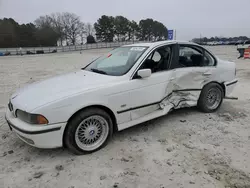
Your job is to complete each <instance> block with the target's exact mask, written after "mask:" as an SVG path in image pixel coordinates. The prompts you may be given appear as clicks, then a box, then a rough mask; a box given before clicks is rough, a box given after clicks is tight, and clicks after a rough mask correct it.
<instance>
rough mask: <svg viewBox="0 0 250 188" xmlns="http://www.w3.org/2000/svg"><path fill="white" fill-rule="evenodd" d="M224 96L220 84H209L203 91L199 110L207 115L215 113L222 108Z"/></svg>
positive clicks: (199, 101)
mask: <svg viewBox="0 0 250 188" xmlns="http://www.w3.org/2000/svg"><path fill="white" fill-rule="evenodd" d="M223 96H224V92H223V89H222V87H221V86H220V85H219V84H217V83H211V84H208V85H206V86H205V87H204V88H203V89H202V91H201V94H200V98H199V100H198V108H199V109H200V110H201V111H203V112H206V113H211V112H214V111H216V110H217V109H218V108H219V107H220V106H221V103H222V101H223Z"/></svg>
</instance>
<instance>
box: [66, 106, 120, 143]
mask: <svg viewBox="0 0 250 188" xmlns="http://www.w3.org/2000/svg"><path fill="white" fill-rule="evenodd" d="M88 108H100V109H102V110H104V111H105V112H107V113H108V114H109V115H110V117H111V119H112V122H113V125H114V127H113V128H114V131H117V130H118V127H117V121H116V117H115V114H114V113H113V112H112V110H110V109H109V108H108V107H106V106H102V105H92V106H87V107H84V108H82V109H80V110H78V111H77V112H75V113H74V114H73V115H72V116H71V117H70V118H69V120H68V122H70V120H71V119H73V118H74V117H75V116H77V115H78V113H79V112H81V111H82V110H86V109H88ZM67 126H68V123H67V125H66V128H65V130H64V133H63V147H65V141H64V134H65V132H66V130H67Z"/></svg>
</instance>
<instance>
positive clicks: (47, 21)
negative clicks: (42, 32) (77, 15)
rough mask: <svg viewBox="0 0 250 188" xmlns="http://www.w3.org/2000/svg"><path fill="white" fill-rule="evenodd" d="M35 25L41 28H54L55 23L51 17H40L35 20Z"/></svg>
mask: <svg viewBox="0 0 250 188" xmlns="http://www.w3.org/2000/svg"><path fill="white" fill-rule="evenodd" d="M35 24H36V26H37V27H39V28H44V27H52V25H53V21H52V18H51V17H50V16H49V15H45V16H40V17H39V18H37V19H36V20H35Z"/></svg>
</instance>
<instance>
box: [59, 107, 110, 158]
mask: <svg viewBox="0 0 250 188" xmlns="http://www.w3.org/2000/svg"><path fill="white" fill-rule="evenodd" d="M112 134H113V124H112V120H111V118H110V116H109V114H108V113H107V112H105V111H104V110H101V109H99V108H89V109H86V110H83V111H81V112H79V113H78V114H77V115H76V116H75V117H74V118H73V119H72V120H71V121H70V122H69V124H68V126H67V129H66V132H65V136H64V139H65V140H64V141H65V143H66V146H67V147H68V148H69V150H71V151H72V152H73V153H75V154H79V155H80V154H87V153H92V152H94V151H97V150H99V149H101V148H102V147H104V146H105V145H106V144H107V142H108V139H109V138H110V137H111V136H112Z"/></svg>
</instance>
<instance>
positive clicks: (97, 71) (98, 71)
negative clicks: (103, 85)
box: [90, 69, 107, 74]
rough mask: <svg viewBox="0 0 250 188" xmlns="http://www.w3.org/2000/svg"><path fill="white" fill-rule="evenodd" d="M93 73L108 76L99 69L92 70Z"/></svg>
mask: <svg viewBox="0 0 250 188" xmlns="http://www.w3.org/2000/svg"><path fill="white" fill-rule="evenodd" d="M90 70H92V71H93V72H96V73H100V74H107V73H106V72H105V71H102V70H99V69H90Z"/></svg>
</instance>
